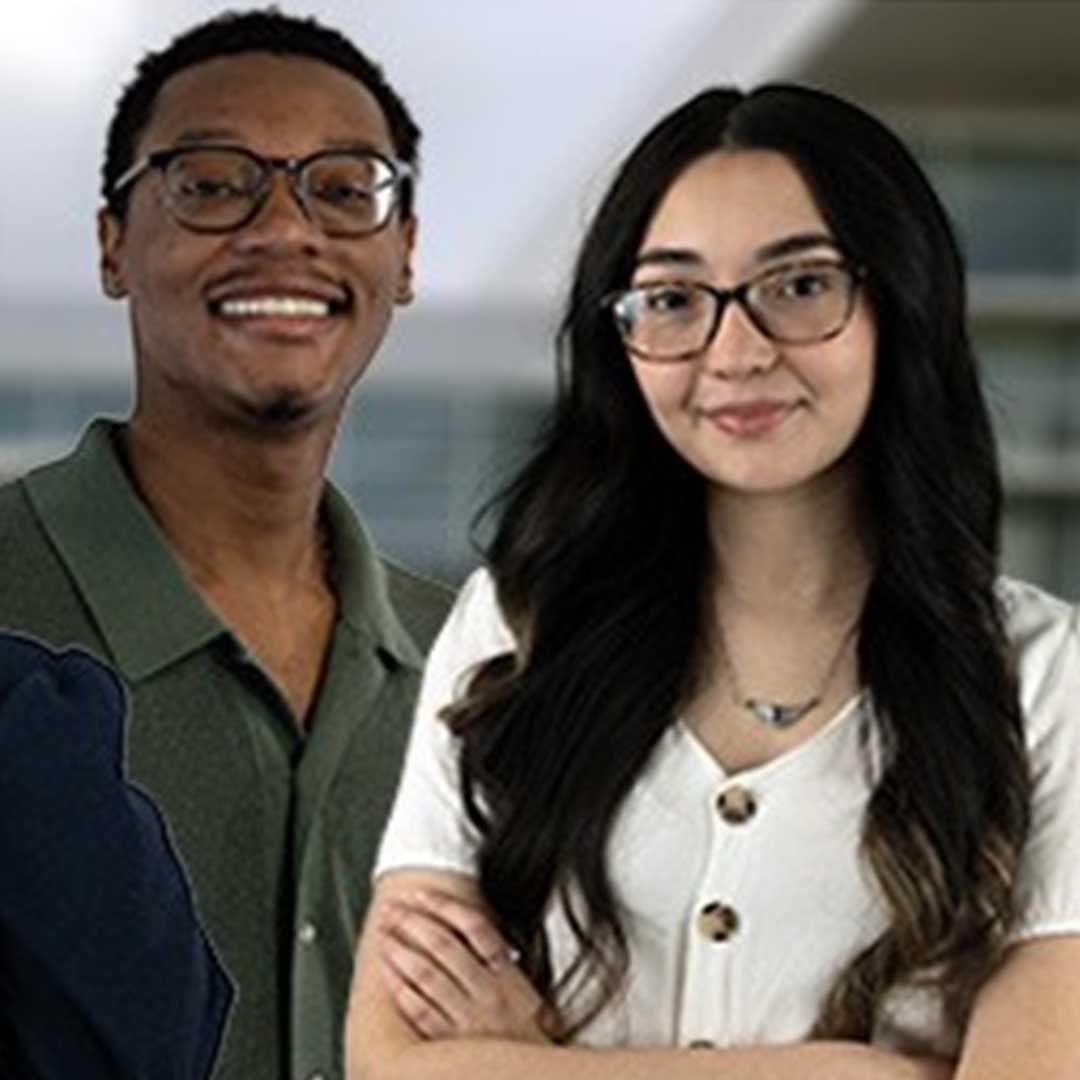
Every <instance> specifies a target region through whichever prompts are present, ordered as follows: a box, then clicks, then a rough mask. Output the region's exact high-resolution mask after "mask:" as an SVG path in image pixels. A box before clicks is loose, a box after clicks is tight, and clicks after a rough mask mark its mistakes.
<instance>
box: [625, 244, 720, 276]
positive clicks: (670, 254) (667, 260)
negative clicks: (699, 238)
mask: <svg viewBox="0 0 1080 1080" xmlns="http://www.w3.org/2000/svg"><path fill="white" fill-rule="evenodd" d="M704 265H705V260H704V259H703V258H702V257H701V255H700V254H699V253H698V252H696V251H694V249H693V248H670V247H655V248H647V249H646V250H645V251H643V252H641V254H640V255H638V257H637V258H636V259H635V260H634V269H635V270H636V269H638V268H639V267H642V266H694V267H699V266H704Z"/></svg>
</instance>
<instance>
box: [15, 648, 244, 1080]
mask: <svg viewBox="0 0 1080 1080" xmlns="http://www.w3.org/2000/svg"><path fill="white" fill-rule="evenodd" d="M123 718H124V696H123V692H122V690H121V688H120V686H119V684H118V683H117V681H116V678H115V676H113V674H112V673H111V672H110V671H108V670H107V669H106V668H104V667H102V666H101V665H100V664H98V663H97V662H96V661H95V660H93V659H92V658H91V657H89V656H87V655H86V653H83V652H79V651H77V650H74V649H69V650H66V651H64V652H62V653H53V652H52V651H51V650H49V649H46V648H45V647H44V646H42V645H40V644H37V643H36V642H33V641H30V640H29V639H24V638H20V637H16V636H12V635H8V634H0V1075H2V1076H3V1077H4V1078H5V1080H24V1078H25V1080H71V1078H72V1077H78V1080H204V1078H205V1077H206V1076H207V1075H209V1072H210V1067H211V1065H212V1063H213V1060H214V1054H215V1052H216V1050H217V1047H218V1045H219V1041H220V1038H221V1031H222V1027H223V1024H224V1020H225V1014H226V1011H227V1009H228V1006H229V1001H230V999H231V997H232V990H231V988H230V986H229V982H228V979H227V978H226V977H225V975H224V973H223V971H222V969H221V965H220V964H219V963H218V960H217V958H216V957H215V955H214V953H213V951H212V950H211V948H210V946H209V945H208V943H207V942H206V939H205V938H204V937H203V935H202V932H201V930H200V928H199V925H198V923H197V922H196V920H195V914H194V910H193V907H192V902H191V894H190V890H189V888H188V884H187V882H186V881H185V879H184V876H183V873H182V871H181V868H180V865H179V863H178V862H177V859H176V856H175V854H174V853H173V850H172V846H171V844H170V841H169V838H168V836H167V835H166V832H165V825H164V822H163V821H162V818H161V815H160V813H159V812H158V810H157V808H156V807H155V806H154V804H153V803H152V802H151V801H150V800H149V799H148V798H146V796H145V795H144V794H143V793H141V792H139V791H137V790H136V789H134V788H133V787H131V786H130V785H128V784H127V783H125V781H124V777H123V771H122V767H121V756H122V752H123V744H122V743H123Z"/></svg>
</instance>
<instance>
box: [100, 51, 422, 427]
mask: <svg viewBox="0 0 1080 1080" xmlns="http://www.w3.org/2000/svg"><path fill="white" fill-rule="evenodd" d="M185 142H212V143H215V144H227V145H235V146H240V147H245V148H247V149H249V150H253V151H255V152H256V153H258V154H261V155H264V156H266V157H303V156H304V155H307V154H311V153H314V152H315V151H318V150H324V149H342V148H370V149H374V150H377V151H379V152H381V153H383V154H385V155H387V156H389V157H393V156H394V152H393V143H392V141H391V138H390V133H389V131H388V129H387V126H386V120H385V117H384V116H383V113H382V110H381V109H380V107H379V105H378V104H377V102H376V101H375V98H374V97H373V96H372V95H371V93H370V92H369V91H368V90H367V89H366V87H364V86H363V84H362V83H360V82H359V81H358V80H356V79H355V78H353V77H351V76H350V75H348V74H346V73H345V72H343V71H339V70H338V69H337V68H334V67H331V66H330V65H328V64H324V63H322V62H320V61H318V60H313V59H309V58H305V57H297V56H275V55H272V54H269V53H242V54H239V55H235V56H225V57H219V58H215V59H213V60H207V61H204V62H203V63H200V64H197V65H195V66H193V67H190V68H187V69H185V70H183V71H181V72H178V73H177V74H176V75H174V76H173V77H172V78H170V79H169V80H168V81H167V82H166V83H165V85H164V86H163V87H162V89H161V92H160V94H159V97H158V101H157V104H156V106H155V108H154V112H153V115H152V117H151V120H150V122H149V124H148V125H147V128H146V130H145V131H144V132H143V134H142V137H141V139H140V141H139V145H138V146H137V148H136V160H138V159H139V158H141V156H142V155H143V154H145V153H146V152H148V151H151V150H158V149H162V148H166V147H172V146H176V145H179V144H183V143H185ZM414 233H415V221H413V220H412V219H407V220H405V221H404V222H403V221H401V220H400V219H399V217H398V215H397V213H396V212H395V213H394V215H393V216H392V217H391V219H390V221H389V223H388V224H387V225H386V226H385V227H384V228H383V229H382V230H381V231H379V232H376V233H373V234H371V235H368V236H363V237H359V238H341V237H330V236H327V235H326V234H325V233H323V232H322V231H321V230H320V229H319V227H318V226H317V225H315V224H314V223H313V222H312V221H310V220H309V219H308V218H307V217H306V216H305V214H304V212H303V210H302V209H301V207H300V206H299V205H298V203H297V202H296V200H295V199H294V197H293V195H292V193H291V190H290V187H289V183H288V179H287V178H286V177H285V175H284V174H283V173H281V172H275V173H274V175H273V178H272V180H271V189H270V193H269V195H268V197H267V199H266V201H265V203H264V204H263V205H262V207H261V208H260V210H259V211H258V213H257V214H256V215H255V216H254V217H253V218H252V220H251V221H249V222H248V223H247V224H245V225H243V226H241V227H240V228H238V229H236V230H234V231H232V232H226V233H199V232H193V231H192V230H190V229H189V228H185V227H184V226H182V225H180V224H179V223H178V222H177V221H176V220H175V219H174V218H173V216H172V214H171V213H170V211H169V209H168V208H167V206H166V205H165V201H164V187H163V178H162V176H161V175H160V173H159V172H157V171H156V170H150V171H148V172H147V173H145V174H144V175H143V176H141V177H140V178H139V179H138V180H137V181H136V182H135V183H134V185H133V187H132V189H131V194H130V203H129V209H128V213H127V217H126V219H125V220H124V221H123V222H121V221H119V220H118V219H117V218H116V217H115V216H113V215H112V214H109V213H108V212H106V211H103V212H102V215H101V218H100V221H99V235H100V240H101V255H102V269H103V273H104V274H105V275H106V276H107V278H108V280H110V282H111V287H110V290H109V291H110V293H111V294H114V295H115V294H116V293H117V292H121V293H126V294H127V295H128V296H129V297H130V304H131V308H130V312H131V323H132V332H133V336H134V341H135V353H136V371H137V395H136V409H137V411H138V412H139V413H141V414H142V415H143V416H145V417H146V418H148V419H150V418H154V417H157V418H160V419H166V418H169V417H172V418H174V419H175V418H176V417H177V416H178V415H186V416H188V417H189V418H190V417H191V416H197V417H199V418H201V419H202V420H204V421H206V422H209V423H211V424H212V425H214V426H241V427H247V428H251V427H260V428H267V427H268V426H269V427H271V428H273V427H277V428H281V427H283V426H284V427H286V428H288V429H290V430H295V429H296V427H297V426H298V425H299V426H307V425H309V424H312V423H318V422H319V421H320V420H321V419H322V420H324V419H326V418H327V417H336V416H337V415H338V413H339V412H340V410H341V407H342V406H343V405H344V402H345V399H346V397H347V395H348V391H349V389H350V387H351V386H352V384H353V383H354V382H355V380H356V379H357V378H358V377H359V376H360V375H361V373H362V372H363V371H364V369H365V368H366V367H367V364H368V362H369V361H370V359H371V357H372V355H373V354H374V352H375V350H376V348H377V347H378V345H379V342H380V341H381V340H382V337H383V334H384V333H385V332H386V329H387V326H388V324H389V321H390V316H391V312H392V309H393V305H394V303H395V302H404V301H406V300H408V299H409V296H410V293H411V288H410V285H411V264H410V259H411V254H412V248H413V240H414ZM312 300H315V301H316V303H315V304H312V303H311V302H310V301H312ZM237 301H258V302H257V303H251V302H248V303H238V302H237ZM295 301H301V302H300V303H297V302H295ZM318 301H328V304H326V305H325V308H326V310H320V309H321V308H322V307H323V305H321V304H320V303H319V302H318Z"/></svg>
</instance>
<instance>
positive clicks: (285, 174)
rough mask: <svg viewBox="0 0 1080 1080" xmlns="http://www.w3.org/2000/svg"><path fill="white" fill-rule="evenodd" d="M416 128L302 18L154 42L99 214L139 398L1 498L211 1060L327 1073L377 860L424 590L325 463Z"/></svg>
mask: <svg viewBox="0 0 1080 1080" xmlns="http://www.w3.org/2000/svg"><path fill="white" fill-rule="evenodd" d="M418 139H419V131H418V129H417V127H416V125H415V124H414V123H413V121H412V119H411V118H410V116H409V114H408V111H407V110H406V108H405V106H404V104H403V103H402V101H401V100H400V98H399V97H398V96H397V94H396V93H395V92H394V91H393V90H392V89H391V88H390V86H389V85H388V84H387V83H386V82H385V80H384V79H383V76H382V73H381V71H380V70H379V69H378V68H377V67H375V66H374V65H372V64H371V63H370V62H369V61H368V60H367V59H366V58H365V57H363V56H362V55H361V54H360V53H359V52H358V51H357V50H356V49H355V48H354V47H353V46H352V45H351V44H350V43H349V42H348V41H346V40H345V39H344V38H343V37H341V36H340V35H339V34H337V33H336V32H334V31H331V30H329V29H326V28H324V27H322V26H319V25H318V24H316V23H314V22H313V21H309V20H299V19H295V18H291V17H289V16H285V15H282V14H279V13H277V12H274V11H272V10H271V11H267V12H251V13H245V14H240V15H235V14H230V15H226V16H223V17H220V18H218V19H215V20H212V21H210V22H209V23H206V24H203V25H201V26H198V27H196V28H194V29H193V30H191V31H188V32H187V33H185V34H184V35H182V36H181V37H179V38H177V39H176V40H175V41H174V42H173V43H172V44H171V45H170V46H169V47H168V48H166V49H165V50H164V51H162V52H161V53H158V54H156V55H155V54H151V55H149V56H147V57H146V58H145V59H144V60H143V62H142V63H141V64H140V66H139V68H138V71H137V74H136V77H135V80H134V81H133V82H132V83H131V85H130V86H128V87H127V89H126V90H125V91H124V93H123V95H122V96H121V98H120V101H119V103H118V106H117V110H116V113H115V116H114V118H113V121H112V124H111V127H110V131H109V137H108V145H107V150H106V158H105V165H104V170H103V173H104V184H103V191H104V196H105V202H106V205H105V207H104V209H103V210H102V211H101V215H100V220H99V238H100V246H101V276H102V285H103V288H104V291H105V292H106V294H107V295H109V296H111V297H116V298H120V297H124V298H126V299H127V302H128V309H129V313H130V322H131V331H132V339H133V344H134V354H135V396H134V400H135V404H134V410H133V413H132V416H131V418H130V420H129V422H128V423H126V424H121V425H114V424H108V423H105V422H103V421H98V422H95V423H94V424H93V425H91V427H90V428H89V430H88V431H87V433H86V434H85V435H84V437H83V439H82V442H81V443H80V445H79V446H78V448H77V449H76V451H75V452H74V453H73V454H72V455H71V456H70V457H69V458H67V459H65V460H63V461H61V462H58V463H56V464H53V465H50V466H47V467H45V468H43V469H39V470H37V471H36V472H33V473H31V474H30V475H29V476H28V477H26V478H25V479H24V480H22V481H21V482H19V483H17V484H15V485H13V486H11V487H9V488H7V489H6V490H3V491H0V622H4V623H7V624H8V625H10V626H12V627H16V628H22V629H25V630H28V631H30V632H31V633H33V634H35V635H37V636H38V637H40V638H42V639H45V640H48V641H52V642H57V643H67V642H78V643H81V644H82V645H84V646H86V647H87V648H89V649H90V650H92V651H94V652H96V653H98V654H101V655H102V656H104V657H105V658H107V659H108V660H109V661H111V662H112V663H113V664H114V665H115V666H116V668H117V669H118V671H119V672H120V674H121V676H122V677H123V679H124V680H125V682H126V683H127V686H128V687H129V690H130V693H131V697H132V709H133V712H132V719H131V724H130V732H129V747H130V765H131V773H132V776H133V777H134V779H136V780H137V781H138V782H139V783H140V784H142V785H143V786H145V788H146V789H147V790H148V791H149V792H150V794H151V795H152V796H153V797H154V798H155V799H156V800H157V801H158V804H159V805H160V806H161V808H162V809H163V811H164V813H165V815H166V818H167V820H168V822H169V824H170V827H171V828H172V830H173V831H174V833H175V836H176V840H177V843H178V847H179V850H180V852H181V854H182V856H183V858H184V860H185V863H186V865H187V869H188V872H189V873H190V875H191V878H192V882H193V885H194V888H195V893H196V900H197V903H198V907H199V913H200V915H201V917H202V919H203V921H204V923H205V925H206V927H207V930H208V932H209V934H210V936H211V938H212V939H213V941H214V942H215V944H216V945H217V947H218V948H219V950H220V952H221V954H222V957H223V959H224V962H225V965H226V967H227V968H228V970H229V972H230V974H231V975H232V977H233V979H234V981H235V982H236V984H237V987H238V1001H237V1005H236V1008H235V1009H234V1010H233V1014H232V1016H231V1018H230V1021H229V1026H228V1030H227V1032H226V1036H225V1043H224V1047H223V1051H222V1056H221V1059H220V1063H219V1067H218V1069H217V1071H216V1072H215V1076H216V1077H217V1078H218V1080H256V1078H257V1080H273V1078H276V1077H282V1078H284V1077H291V1078H297V1080H300V1078H305V1080H307V1078H311V1080H314V1078H327V1080H329V1078H336V1077H340V1076H341V1074H342V1060H341V1058H342V1053H341V1024H342V1016H343V1012H344V1007H345V1000H346V996H347V992H348V982H349V976H350V971H351V958H352V949H353V945H354V939H355V934H356V932H357V928H358V925H359V921H360V919H361V916H362V913H363V911H364V909H365V906H366V904H367V901H368V896H369V884H368V874H369V864H370V861H371V859H372V857H373V855H374V852H375V847H376V844H377V843H378V839H379V834H380V830H381V827H382V824H383V819H384V816H385V814H386V812H387V809H388V805H389V802H390V800H391V797H392V794H393V789H394V785H395V782H396V779H397V774H398V768H399V763H400V755H401V752H402V748H403V744H404V741H405V738H406V734H407V730H408V727H409V721H410V714H411V709H412V703H413V698H414V696H415V693H416V690H417V687H418V682H419V675H420V669H421V662H422V657H423V653H424V650H425V649H426V647H427V644H428V642H429V639H430V637H431V636H432V634H433V633H434V631H435V629H436V628H437V626H438V625H439V623H440V622H441V620H442V617H443V615H444V613H445V610H446V606H447V602H448V596H447V595H446V594H445V592H444V590H442V589H441V588H439V587H436V586H433V585H431V584H429V583H426V582H424V581H422V580H420V579H418V578H416V577H414V576H412V575H410V574H407V573H406V572H404V571H402V570H400V569H398V568H396V567H394V566H392V565H390V564H387V563H385V562H383V561H382V560H381V559H379V558H377V557H376V555H375V554H374V552H373V550H372V547H371V543H370V542H369V540H368V539H367V537H366V536H365V534H364V532H363V530H362V528H361V526H360V525H359V523H358V522H357V520H356V519H355V517H354V516H353V514H352V513H351V511H350V510H349V509H348V507H347V506H346V504H345V502H344V500H343V499H342V497H341V496H340V495H339V494H338V493H337V492H336V491H335V490H334V489H333V488H332V487H331V486H329V485H328V484H327V483H326V482H325V480H324V469H325V465H326V460H327V456H328V454H329V452H330V449H331V445H332V443H333V439H334V435H335V432H336V429H337V425H338V420H339V418H340V416H341V413H342V410H343V408H344V407H345V403H346V399H347V397H348V395H349V391H350V389H351V387H352V386H353V384H354V383H355V382H356V380H357V379H358V378H359V377H360V375H361V374H362V373H363V371H364V369H365V368H366V367H367V364H368V363H369V361H370V360H371V358H372V356H373V354H374V353H375V351H376V349H377V348H378V345H379V343H380V341H381V340H382V337H383V334H384V332H385V331H386V328H387V325H388V323H389V321H390V318H391V314H392V311H393V308H394V306H395V305H396V304H404V303H407V302H408V300H409V299H410V298H411V294H412V262H411V260H412V252H413V246H414V243H415V238H416V220H415V217H414V215H413V209H412V194H413V186H412V182H413V175H414V168H415V163H416V155H417V142H418Z"/></svg>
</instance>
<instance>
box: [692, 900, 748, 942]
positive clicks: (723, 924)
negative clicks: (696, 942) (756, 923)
mask: <svg viewBox="0 0 1080 1080" xmlns="http://www.w3.org/2000/svg"><path fill="white" fill-rule="evenodd" d="M738 929H739V914H738V912H737V911H736V910H735V909H734V908H733V907H729V906H728V905H727V904H722V903H720V901H719V900H713V901H712V902H711V903H708V904H706V905H705V906H704V907H703V908H702V909H701V911H699V912H698V917H697V930H698V933H699V934H700V935H701V936H702V937H703V938H707V939H708V940H709V941H716V942H721V941H727V940H728V939H729V938H730V937H732V935H734V933H735V931H736V930H738Z"/></svg>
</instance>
